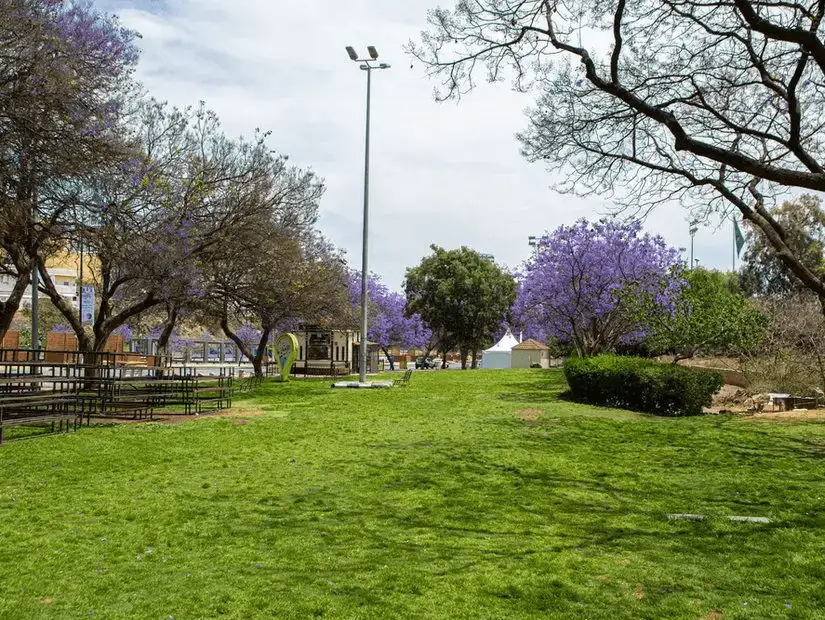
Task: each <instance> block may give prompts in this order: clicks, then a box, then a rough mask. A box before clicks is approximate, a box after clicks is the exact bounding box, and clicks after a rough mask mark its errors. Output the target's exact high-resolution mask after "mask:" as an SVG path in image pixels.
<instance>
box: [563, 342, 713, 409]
mask: <svg viewBox="0 0 825 620" xmlns="http://www.w3.org/2000/svg"><path fill="white" fill-rule="evenodd" d="M564 374H565V377H567V383H568V385H569V386H570V394H571V396H572V397H573V399H574V400H577V401H581V402H586V403H592V404H596V405H605V406H608V407H619V408H622V409H631V410H634V411H643V412H646V413H653V414H656V415H664V416H683V415H700V414H701V413H702V408H703V407H709V406H710V404H711V401H712V398H713V395H714V394H715V393H716V392H718V391H719V389H720V388H721V387H722V383H723V381H722V375H720V374H719V373H717V372H712V371H707V370H696V369H693V368H686V367H684V366H674V365H672V364H662V363H659V362H655V361H653V360H646V359H641V358H638V357H619V356H616V355H600V356H598V357H587V358H571V359H568V360H567V361H566V362H565V364H564Z"/></svg>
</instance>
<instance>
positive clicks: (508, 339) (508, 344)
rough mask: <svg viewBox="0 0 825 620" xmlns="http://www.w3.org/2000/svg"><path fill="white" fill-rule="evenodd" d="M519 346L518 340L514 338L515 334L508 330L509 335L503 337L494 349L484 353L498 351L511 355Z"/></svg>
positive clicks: (491, 348)
mask: <svg viewBox="0 0 825 620" xmlns="http://www.w3.org/2000/svg"><path fill="white" fill-rule="evenodd" d="M517 344H518V340H516V338H515V336H513V334H512V333H511V332H510V330H509V329H508V330H507V333H506V334H504V336H502V337H501V340H499V341H498V342H497V343H496V344H494V345H493V346H492V347H490V348H489V349H487V350H485V351H484V352H485V353H492V352H496V351H504V352H506V353H509V352H510V351H511V350H512V349H513V347H514V346H516V345H517Z"/></svg>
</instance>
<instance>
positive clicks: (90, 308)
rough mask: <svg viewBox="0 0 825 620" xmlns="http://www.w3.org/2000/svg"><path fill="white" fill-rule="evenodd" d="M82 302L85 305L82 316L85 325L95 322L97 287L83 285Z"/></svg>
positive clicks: (81, 291)
mask: <svg viewBox="0 0 825 620" xmlns="http://www.w3.org/2000/svg"><path fill="white" fill-rule="evenodd" d="M80 302H81V304H82V305H83V316H82V317H80V318H81V321H82V322H83V324H84V325H92V324H94V322H95V287H94V286H83V287H81V289H80Z"/></svg>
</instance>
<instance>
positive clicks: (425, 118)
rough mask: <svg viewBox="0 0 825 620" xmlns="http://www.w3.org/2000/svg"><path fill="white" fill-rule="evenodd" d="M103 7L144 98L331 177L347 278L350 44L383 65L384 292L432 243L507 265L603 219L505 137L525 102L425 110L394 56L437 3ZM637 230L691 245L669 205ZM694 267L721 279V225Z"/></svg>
mask: <svg viewBox="0 0 825 620" xmlns="http://www.w3.org/2000/svg"><path fill="white" fill-rule="evenodd" d="M97 2H98V4H99V5H100V6H101V7H102V8H103V9H105V10H108V11H112V12H116V13H117V14H118V15H119V16H120V18H121V20H122V21H123V22H124V24H125V25H127V26H129V27H130V28H134V29H135V30H138V31H139V32H140V33H141V34H142V35H143V38H142V39H141V41H140V47H141V48H142V50H143V55H142V59H141V62H140V66H139V70H138V78H139V79H140V80H141V81H142V82H143V83H144V84H145V85H146V87H147V88H148V90H149V92H150V93H151V94H152V95H154V96H155V97H156V98H158V99H163V100H168V101H169V102H170V103H173V104H175V105H180V106H183V105H190V104H196V103H197V102H198V101H199V100H204V101H206V103H207V105H208V106H209V107H211V108H213V109H214V110H215V111H217V113H218V114H219V115H220V117H221V119H222V121H223V125H224V128H225V130H226V131H227V133H229V134H231V135H235V136H237V135H241V134H244V135H249V134H251V133H252V131H253V130H254V129H255V128H256V127H260V128H261V129H268V130H271V131H272V137H271V141H270V142H271V145H272V147H273V148H275V149H276V150H278V151H280V152H282V153H285V154H288V155H289V156H290V159H291V161H292V162H294V163H296V164H299V165H301V166H309V167H312V168H313V169H314V170H315V171H316V172H317V173H318V174H319V175H320V176H322V177H323V178H324V179H325V180H326V184H327V192H326V195H325V196H324V199H323V201H322V203H321V220H320V226H321V228H322V230H323V231H324V233H325V234H326V235H327V236H328V237H329V238H330V239H331V240H332V241H333V242H334V243H335V244H336V245H338V246H339V247H341V248H344V249H345V250H346V251H347V256H348V258H349V261H350V263H351V264H352V265H353V266H355V267H357V268H360V265H361V221H362V220H361V216H362V205H363V203H362V200H363V194H362V191H363V189H362V188H363V165H364V103H365V85H366V82H365V74H364V72H362V71H359V70H358V67H357V65H356V64H355V63H353V62H351V61H350V60H349V59H348V57H347V54H346V52H345V50H344V47H345V46H347V45H352V46H354V47H355V48H356V49H357V50H359V51H361V50H366V46H367V45H375V46H376V47H377V48H378V51H379V52H380V54H381V59H382V60H384V61H386V62H389V63H392V68H391V69H390V70H387V71H380V72H376V73H375V74H374V75H373V96H372V110H373V116H372V149H371V153H372V165H371V192H370V246H369V247H370V268H371V271H374V272H376V273H378V274H379V275H380V276H382V278H383V280H384V282H385V283H386V284H387V285H389V286H390V287H392V288H396V289H397V288H400V285H401V282H402V280H403V278H404V273H405V270H406V268H407V267H409V266H412V265H415V264H417V263H418V262H419V261H420V259H421V257H422V256H424V255H425V254H427V253H428V247H429V245H430V244H431V243H435V244H438V245H441V246H443V247H446V248H454V247H458V246H460V245H467V246H469V247H471V248H474V249H476V250H478V251H480V252H485V253H490V254H493V255H494V256H495V259H496V261H497V262H499V263H501V264H504V265H506V266H508V267H510V268H516V267H518V266H519V265H520V264H521V263H522V261H524V260H525V259H526V258H527V257H528V255H529V251H530V248H529V247H528V245H527V237H528V235H533V234H541V233H542V232H544V231H545V230H552V229H555V228H557V227H558V226H560V225H562V224H569V223H571V222H573V221H575V220H576V219H579V218H581V217H587V218H590V219H597V218H598V217H599V216H600V215H602V214H604V213H605V212H607V211H608V210H609V209H610V206H611V205H610V204H609V203H607V202H605V201H601V200H598V199H578V198H575V197H571V196H566V195H560V194H557V193H555V192H553V191H552V190H551V189H550V188H549V186H550V185H551V183H552V182H553V178H552V176H551V175H550V173H548V172H547V171H546V170H544V169H543V167H542V166H541V165H539V164H529V163H527V162H526V161H525V160H524V159H522V157H521V156H520V155H519V145H518V142H517V141H516V139H515V133H516V132H518V131H519V130H521V129H522V128H524V126H525V124H526V120H525V117H524V114H523V111H524V109H525V108H526V107H528V106H529V105H530V104H531V103H532V98H531V97H530V95H526V94H520V93H514V92H512V91H511V89H510V88H509V86H508V85H507V84H503V83H502V84H496V85H486V84H485V85H483V86H482V87H480V88H479V89H478V90H477V91H475V92H473V93H472V94H471V95H469V96H467V97H466V98H464V99H463V100H462V101H461V102H460V103H459V104H455V103H446V104H439V103H435V102H434V100H433V86H434V84H433V83H432V82H431V81H429V80H428V79H427V77H426V76H425V75H424V71H423V68H422V67H421V66H420V65H419V64H418V63H412V62H411V59H410V58H409V57H407V56H406V55H405V54H404V53H403V51H402V47H403V46H404V45H405V44H406V43H407V42H408V41H409V40H410V39H416V38H417V37H418V35H419V33H420V31H421V30H422V29H423V28H424V27H425V18H426V13H427V9H429V8H433V7H434V6H436V4H437V0H403V1H401V0H395V1H389V0H348V1H347V2H341V1H340V0H280V1H278V2H274V1H273V0H97ZM444 4H445V5H452V0H446V2H444ZM411 64H412V67H411ZM645 227H646V228H647V229H648V230H649V231H650V232H654V233H658V234H661V235H663V236H664V237H665V239H666V240H667V241H668V242H670V243H671V244H672V245H675V246H677V247H685V246H688V245H689V235H688V232H687V231H688V224H687V214H686V213H685V212H683V211H682V210H681V209H680V208H679V207H678V206H677V205H674V206H673V207H669V208H660V209H659V210H658V211H657V212H655V213H654V214H653V215H652V216H651V217H649V218H648V220H647V221H646V223H645ZM695 255H696V257H697V258H699V259H700V261H701V264H703V265H707V266H712V267H717V268H722V269H730V264H731V230H730V227H729V226H726V227H724V228H722V229H721V230H718V231H716V230H715V229H714V228H713V227H711V228H707V229H700V231H699V233H698V234H697V235H696V246H695Z"/></svg>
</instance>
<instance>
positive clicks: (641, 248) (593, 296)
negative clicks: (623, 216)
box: [513, 220, 684, 356]
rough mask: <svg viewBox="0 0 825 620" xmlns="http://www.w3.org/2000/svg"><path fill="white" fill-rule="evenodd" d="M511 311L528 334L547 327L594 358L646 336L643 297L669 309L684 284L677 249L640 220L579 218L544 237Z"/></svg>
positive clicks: (547, 331)
mask: <svg viewBox="0 0 825 620" xmlns="http://www.w3.org/2000/svg"><path fill="white" fill-rule="evenodd" d="M538 247H539V249H538V252H537V254H536V256H535V257H534V258H533V260H532V261H530V262H529V263H528V264H527V269H526V274H525V276H524V278H523V280H522V282H521V285H520V287H519V294H518V298H517V300H516V303H515V306H514V308H513V315H514V316H515V317H516V318H517V323H520V324H521V325H524V326H527V327H528V328H529V329H528V332H529V331H530V329H532V330H543V331H544V332H545V333H546V334H548V335H551V336H554V337H556V338H557V339H558V340H559V341H562V342H569V343H571V344H572V345H573V346H574V347H575V349H576V351H577V352H578V354H579V355H582V356H589V355H597V354H598V353H600V352H602V351H607V350H610V349H611V348H613V347H615V346H616V345H617V344H619V343H620V342H623V341H624V342H626V341H632V340H635V339H638V338H640V337H642V336H643V335H644V334H645V331H646V329H645V325H643V324H641V323H640V321H639V319H638V313H637V312H635V311H634V308H635V307H636V306H635V304H636V303H637V300H638V299H640V298H644V299H647V300H649V302H650V303H652V304H655V305H657V306H659V307H661V308H665V309H667V308H672V307H673V305H674V302H675V300H676V298H677V297H678V295H679V294H680V291H681V289H682V287H683V285H684V282H683V279H682V278H681V276H680V275H679V271H680V267H679V252H678V250H676V249H675V248H671V247H668V246H667V245H666V244H665V242H664V241H663V240H662V238H661V237H652V236H650V235H647V234H645V235H642V234H641V224H640V223H639V222H632V223H627V224H626V223H621V222H619V221H617V220H604V221H601V222H597V223H590V222H588V221H586V220H580V221H578V222H576V223H575V224H574V225H573V226H563V227H561V228H559V229H557V230H556V231H555V232H553V233H552V234H550V235H546V236H544V237H542V238H541V240H540V242H539V246H538Z"/></svg>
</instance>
